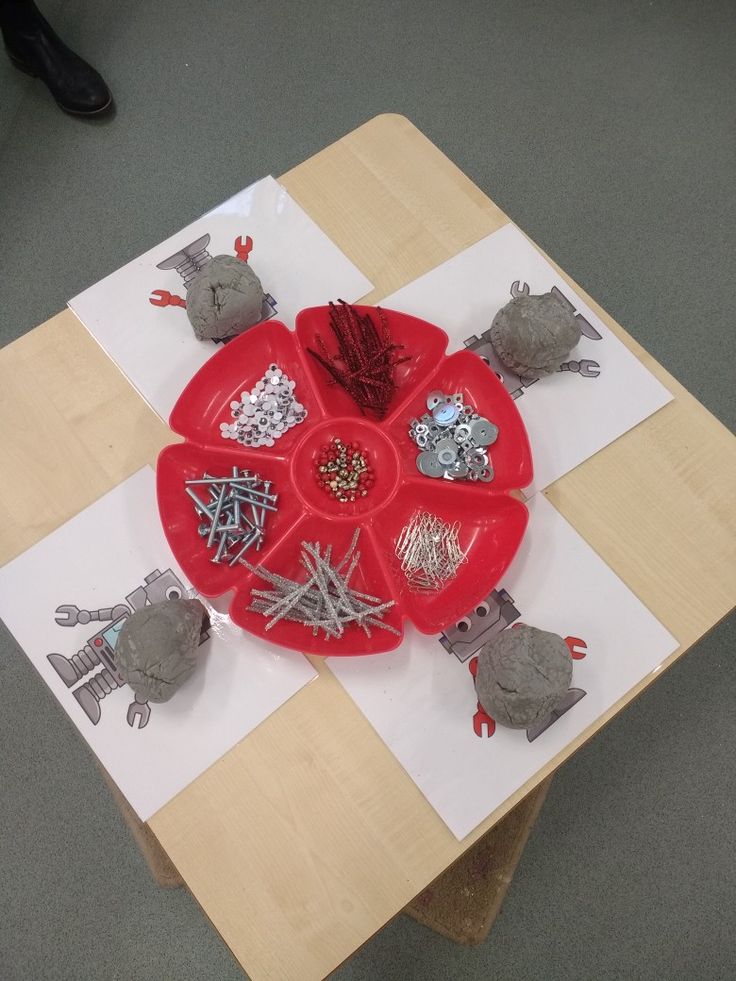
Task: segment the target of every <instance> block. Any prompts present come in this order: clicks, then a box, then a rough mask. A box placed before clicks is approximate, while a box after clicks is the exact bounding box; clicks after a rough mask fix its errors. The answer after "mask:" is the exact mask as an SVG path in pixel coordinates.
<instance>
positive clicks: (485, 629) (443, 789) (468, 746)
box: [328, 494, 678, 839]
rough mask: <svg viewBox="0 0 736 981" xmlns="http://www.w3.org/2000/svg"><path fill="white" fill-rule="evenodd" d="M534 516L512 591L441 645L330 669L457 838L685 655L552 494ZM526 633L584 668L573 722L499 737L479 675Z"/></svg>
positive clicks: (413, 644) (424, 643)
mask: <svg viewBox="0 0 736 981" xmlns="http://www.w3.org/2000/svg"><path fill="white" fill-rule="evenodd" d="M529 509H530V512H531V517H530V524H529V529H528V531H527V534H526V537H525V539H524V541H523V543H522V545H521V548H520V551H519V554H518V555H517V557H516V559H515V560H514V562H513V564H512V565H511V567H510V568H509V570H508V571H507V573H506V575H505V576H504V578H503V581H502V582H501V584H500V585H499V586H498V587H497V588H496V589H495V590H494V591H493V593H491V594H490V596H489V597H488V598H487V601H486V602H484V603H482V604H480V606H479V607H478V608H477V609H476V610H473V611H470V612H469V614H468V616H467V618H465V619H464V620H463V621H461V622H459V623H458V624H454V625H452V627H451V628H448V629H447V630H446V632H445V634H444V635H443V636H442V638H440V637H427V636H424V635H421V634H418V633H417V632H415V631H411V632H410V633H409V634H408V636H407V638H406V640H405V641H404V642H403V644H402V646H401V647H400V648H399V649H398V650H397V651H395V652H392V653H390V654H380V655H373V656H367V657H355V658H353V657H333V658H330V659H329V661H328V664H329V667H330V670H331V671H333V672H334V674H335V675H336V676H337V678H338V680H339V681H340V683H341V684H342V685H343V687H344V688H345V689H346V691H347V692H348V694H349V695H350V696H351V698H352V699H353V700H354V702H355V704H356V705H357V707H358V708H359V709H360V710H361V711H362V712H363V714H364V715H365V716H366V718H367V719H368V721H369V722H370V723H371V725H372V726H373V727H374V729H375V730H376V732H377V733H378V735H379V736H380V737H381V738H382V739H383V741H384V742H385V743H386V745H387V746H388V748H389V749H390V750H391V752H392V753H393V754H394V756H395V757H396V758H397V760H398V761H399V762H400V763H401V765H402V766H403V767H404V769H405V770H406V771H407V773H408V774H409V776H410V777H411V778H412V780H413V781H414V782H415V783H416V785H417V786H418V787H419V789H420V790H421V792H422V793H423V794H424V796H425V797H426V798H427V800H428V801H429V803H430V804H431V805H432V807H434V809H435V810H436V811H437V813H438V814H439V815H440V817H441V818H442V820H443V821H444V822H445V824H447V826H448V827H449V828H450V830H451V831H452V833H453V834H454V835H455V837H456V838H458V839H462V838H464V837H465V836H466V835H467V834H469V833H470V832H471V831H472V830H473V829H474V828H475V827H476V826H477V825H478V824H480V823H481V822H482V821H483V820H484V819H485V818H486V817H488V815H489V814H491V813H492V812H493V811H495V810H496V808H497V807H499V806H500V805H501V804H503V803H504V801H506V800H507V799H508V798H509V797H510V796H511V795H512V794H513V793H515V792H516V791H517V790H518V789H519V788H520V787H522V786H523V785H524V784H525V783H526V782H527V780H529V779H530V778H531V777H533V776H534V775H535V774H536V773H538V772H539V771H540V770H542V769H543V768H544V767H545V766H547V765H548V764H549V763H550V762H551V761H552V760H553V759H554V758H555V757H556V756H557V754H558V753H560V752H561V751H562V750H564V748H565V747H566V746H568V745H569V743H570V742H571V741H572V740H574V739H575V738H576V737H577V736H579V735H580V734H581V733H582V732H584V731H585V730H586V729H587V728H588V726H590V725H591V724H592V723H594V722H595V721H596V720H597V719H599V718H600V717H601V716H602V715H603V714H604V713H605V712H606V711H608V709H610V707H611V706H612V705H614V704H615V703H616V702H617V701H618V700H619V699H620V698H621V697H622V696H623V695H625V694H626V693H627V692H629V691H630V690H631V689H632V688H633V687H634V686H635V685H636V684H637V683H638V682H640V681H641V680H642V679H643V678H645V677H647V675H650V674H651V673H652V672H655V671H656V670H657V669H658V667H659V666H660V665H661V664H662V662H663V661H664V660H665V659H666V658H667V657H668V656H669V655H670V654H671V653H672V652H673V651H674V650H675V649H676V648H677V646H678V645H677V641H676V640H675V639H674V637H672V636H671V635H670V634H669V633H668V631H667V630H665V628H664V627H663V626H662V625H661V624H660V623H659V621H658V620H656V619H655V617H653V616H652V614H651V613H650V612H649V611H648V610H647V609H646V607H644V606H643V604H642V603H641V602H640V601H639V600H638V599H637V598H636V596H634V594H633V593H632V592H631V591H630V590H629V589H628V588H627V587H626V586H625V585H624V583H623V582H622V581H621V580H620V579H619V578H618V577H617V576H616V575H615V573H613V572H612V571H611V569H609V568H608V566H607V565H606V564H605V563H604V562H603V561H602V559H600V558H599V556H598V555H597V554H596V553H595V552H594V551H593V550H592V549H591V548H590V547H589V546H588V545H587V544H586V542H585V541H584V540H583V539H582V538H581V537H580V536H579V535H578V534H577V532H576V531H575V530H574V529H573V528H572V527H571V526H570V525H569V524H568V523H567V522H566V521H565V519H564V518H563V517H562V516H561V515H560V514H559V513H558V512H557V511H556V510H555V509H554V508H553V507H552V505H551V504H549V503H548V502H547V500H546V499H545V498H544V497H543V496H542V495H539V494H537V495H535V497H534V498H533V499H532V500H531V501H530V502H529ZM521 622H525V623H529V624H533V625H534V626H536V627H540V628H542V629H545V630H551V631H554V632H555V633H558V634H560V635H561V636H562V637H565V638H567V642H568V647H569V648H570V650H571V653H572V654H573V658H574V659H575V660H574V662H573V676H572V683H571V690H570V692H569V693H568V696H567V698H566V701H565V703H563V707H564V708H565V709H566V711H563V712H562V713H561V714H559V717H558V718H556V719H555V721H552V723H551V724H550V725H549V727H548V728H546V729H545V730H544V731H542V732H537V731H529V732H527V731H525V730H512V729H507V728H503V727H502V726H495V728H494V723H493V722H492V720H490V719H488V717H487V716H485V715H484V714H483V713H482V711H479V706H478V703H477V700H476V696H475V688H474V683H473V677H472V674H471V670H470V669H471V667H472V665H473V660H474V657H475V653H476V651H477V650H478V648H479V647H480V646H481V645H482V644H483V643H484V642H485V641H486V640H488V639H490V638H491V637H493V636H495V635H496V634H497V633H498V632H499V631H500V630H502V629H513V624H514V623H521ZM442 640H444V644H445V646H443V643H442Z"/></svg>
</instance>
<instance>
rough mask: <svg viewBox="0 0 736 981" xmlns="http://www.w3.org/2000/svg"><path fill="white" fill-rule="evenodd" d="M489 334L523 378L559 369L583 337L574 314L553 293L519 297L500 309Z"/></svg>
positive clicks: (498, 350)
mask: <svg viewBox="0 0 736 981" xmlns="http://www.w3.org/2000/svg"><path fill="white" fill-rule="evenodd" d="M490 333H491V343H492V344H493V349H494V350H495V352H496V354H497V355H498V356H499V358H500V359H501V361H502V362H503V363H504V364H505V365H506V367H507V368H510V369H511V370H512V371H514V372H516V374H517V375H520V376H521V377H522V378H539V377H540V376H541V375H550V374H552V372H554V371H557V369H558V368H559V367H560V364H561V363H562V362H563V361H564V360H565V359H566V358H567V356H568V355H569V354H570V352H571V351H572V349H573V348H574V347H575V345H576V344H577V343H578V341H579V340H580V336H581V331H580V327H579V326H578V323H577V320H576V319H575V316H574V315H573V314H572V313H571V312H570V310H569V309H568V308H567V307H566V306H565V304H564V303H561V302H560V300H558V299H557V297H556V296H555V295H554V293H542V295H541V296H517V297H516V298H515V299H513V300H511V301H510V302H509V303H507V304H506V306H505V307H502V308H501V309H500V310H499V311H498V313H497V314H496V316H495V317H494V318H493V323H492V324H491V332H490Z"/></svg>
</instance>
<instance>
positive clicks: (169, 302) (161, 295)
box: [148, 290, 187, 307]
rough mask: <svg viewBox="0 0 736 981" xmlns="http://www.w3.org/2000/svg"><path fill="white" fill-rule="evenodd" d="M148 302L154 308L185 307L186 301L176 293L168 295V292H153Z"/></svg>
mask: <svg viewBox="0 0 736 981" xmlns="http://www.w3.org/2000/svg"><path fill="white" fill-rule="evenodd" d="M148 302H149V303H152V304H153V305H154V306H155V307H185V306H186V305H187V301H186V300H185V299H183V298H182V297H181V296H177V295H176V293H169V291H168V290H154V291H153V293H151V295H150V296H149V298H148Z"/></svg>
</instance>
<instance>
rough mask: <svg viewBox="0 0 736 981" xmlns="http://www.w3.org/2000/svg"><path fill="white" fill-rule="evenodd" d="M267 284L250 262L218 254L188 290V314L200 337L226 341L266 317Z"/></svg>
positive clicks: (196, 277) (199, 273) (200, 272)
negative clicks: (265, 289) (264, 309)
mask: <svg viewBox="0 0 736 981" xmlns="http://www.w3.org/2000/svg"><path fill="white" fill-rule="evenodd" d="M262 307H263V287H262V286H261V281H260V279H259V278H258V277H257V276H256V274H255V273H254V272H253V270H252V269H251V268H250V266H249V265H248V263H247V262H243V261H242V260H241V259H236V258H235V256H232V255H217V256H215V258H214V259H212V260H211V261H210V262H208V263H207V265H206V266H203V267H202V268H201V269H200V270H199V272H198V273H197V275H196V276H195V277H194V279H193V280H192V282H191V283H190V284H189V289H188V290H187V316H188V317H189V323H190V324H191V325H192V327H193V328H194V333H195V334H196V335H197V338H198V339H199V340H200V341H202V340H205V339H206V338H209V339H210V340H222V339H223V338H225V337H233V336H234V335H235V334H242V333H243V331H244V330H247V329H248V328H249V327H252V326H253V325H254V324H257V323H258V322H259V321H260V320H262V319H263V315H262V312H261V310H262Z"/></svg>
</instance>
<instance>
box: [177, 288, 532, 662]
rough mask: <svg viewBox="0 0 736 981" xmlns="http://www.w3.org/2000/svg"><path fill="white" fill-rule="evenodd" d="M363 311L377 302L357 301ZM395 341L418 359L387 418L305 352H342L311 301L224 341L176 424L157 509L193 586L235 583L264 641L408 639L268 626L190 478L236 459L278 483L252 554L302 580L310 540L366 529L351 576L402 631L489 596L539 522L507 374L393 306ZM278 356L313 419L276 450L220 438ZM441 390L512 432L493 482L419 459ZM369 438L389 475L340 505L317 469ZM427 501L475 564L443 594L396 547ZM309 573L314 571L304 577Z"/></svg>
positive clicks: (215, 589) (303, 645) (234, 608)
mask: <svg viewBox="0 0 736 981" xmlns="http://www.w3.org/2000/svg"><path fill="white" fill-rule="evenodd" d="M356 309H357V310H358V311H359V312H361V313H369V312H371V311H373V310H374V308H371V307H357V308H356ZM385 313H386V315H387V317H388V324H389V328H390V330H391V335H392V339H393V341H394V342H395V343H397V344H403V345H404V347H405V351H404V353H407V354H410V355H411V360H410V361H407V362H405V363H404V364H401V365H399V366H398V367H397V368H396V369H395V371H396V375H395V377H396V381H397V387H398V391H397V394H396V396H395V398H394V403H393V405H392V406H391V408H390V410H389V414H388V415H387V417H386V418H385V419H384V420H382V421H381V422H376V421H374V420H373V419H372V418H368V417H365V416H362V415H361V413H360V410H359V409H358V407H357V406H356V405H355V403H354V402H353V401H352V399H351V398H350V397H349V396H348V395H347V393H346V392H344V391H343V389H341V388H339V387H338V386H337V385H335V384H334V383H332V381H331V379H330V378H329V376H328V375H327V372H326V371H325V370H324V369H323V368H322V367H321V365H319V364H318V363H317V362H316V361H315V360H314V359H313V358H312V357H311V355H309V354H308V353H307V351H306V349H307V348H308V347H314V346H315V337H316V335H317V334H320V335H321V336H322V337H323V338H324V340H325V343H326V344H327V346H328V348H332V347H333V346H334V345H333V343H332V342H333V338H332V335H331V330H330V326H329V308H328V307H311V308H309V309H307V310H302V312H301V313H300V314H299V315H298V317H297V321H296V331H291V330H289V329H288V328H287V327H286V326H285V325H284V324H282V323H279V322H278V321H273V320H271V321H268V322H266V323H263V324H260V325H258V326H257V327H254V328H252V329H251V330H249V331H247V332H246V333H245V334H242V335H241V336H240V337H238V338H236V339H235V340H234V341H232V342H231V343H229V344H227V345H225V346H224V347H223V348H222V350H221V351H219V352H218V353H217V354H215V355H214V356H213V357H212V358H210V360H209V361H208V362H207V363H206V364H205V365H203V367H202V368H201V369H200V370H199V371H198V372H197V374H196V375H195V376H194V377H193V378H192V380H191V381H190V382H189V384H188V385H187V386H186V388H185V389H184V391H183V392H182V394H181V396H180V397H179V400H178V402H177V403H176V405H175V406H174V410H173V412H172V413H171V419H170V424H171V427H172V429H174V430H175V431H176V432H177V433H180V434H181V435H182V436H184V438H185V440H186V441H185V442H184V443H178V444H175V445H172V446H167V447H166V448H165V449H164V450H163V451H162V452H161V454H160V456H159V459H158V467H157V492H158V505H159V511H160V514H161V520H162V523H163V527H164V531H165V533H166V537H167V539H168V542H169V545H170V546H171V549H172V551H173V553H174V555H175V556H176V558H177V561H178V562H179V564H180V565H181V567H182V569H183V570H184V572H185V574H186V575H187V576H188V578H189V579H190V581H191V582H192V584H193V586H194V587H195V588H196V589H197V590H199V591H200V592H201V593H202V595H204V596H208V597H216V596H220V595H221V594H223V593H225V592H228V591H229V590H234V595H233V598H232V601H231V605H230V615H231V617H232V619H233V621H234V622H235V623H237V624H239V625H240V626H242V627H244V628H245V629H246V630H249V631H250V632H251V633H253V634H256V635H257V636H259V637H262V638H263V639H264V640H267V641H271V642H273V643H275V644H280V645H282V646H284V647H290V648H293V649H294V650H299V651H304V652H305V653H309V654H324V655H328V654H330V655H339V654H345V655H357V654H378V653H380V652H383V651H388V650H393V649H394V648H395V647H397V646H398V645H399V643H400V641H401V637H398V636H396V635H394V634H393V633H389V632H388V631H386V630H374V631H373V635H372V637H367V636H366V634H365V633H364V631H363V630H361V629H360V628H359V627H357V626H353V627H347V628H346V630H345V633H344V634H343V636H342V637H341V638H340V639H335V638H333V639H331V640H326V639H325V638H324V636H323V635H321V634H320V635H318V636H316V637H315V636H314V635H313V633H312V631H311V629H309V628H307V627H304V626H302V625H301V624H299V623H292V622H286V621H283V620H282V621H280V622H279V623H277V624H276V625H275V626H274V627H273V629H272V630H269V631H267V630H266V623H267V620H266V619H265V618H264V617H263V616H261V615H260V614H258V613H253V612H250V611H249V610H248V606H249V604H250V590H251V588H252V587H253V586H257V587H259V588H262V587H263V586H264V584H263V582H262V580H260V579H259V578H257V577H256V576H255V575H254V574H253V573H251V572H250V571H249V570H248V569H247V568H245V567H244V566H242V565H240V564H238V565H235V566H233V567H231V566H229V565H228V564H227V563H223V564H214V563H213V562H211V551H210V550H208V549H207V548H206V544H205V542H204V540H203V539H202V538H200V537H199V535H198V534H197V526H198V524H199V519H198V517H197V515H196V514H195V511H194V508H193V506H192V502H191V500H190V499H189V497H188V496H187V495H186V494H185V492H184V487H185V484H184V481H185V480H188V479H195V478H198V477H201V476H202V474H203V473H204V472H205V471H207V472H208V473H211V474H214V475H218V476H221V475H226V474H228V473H231V472H232V468H233V466H238V467H239V468H241V469H244V468H247V469H249V470H251V471H253V472H256V473H258V474H260V476H261V477H262V478H264V479H266V480H270V481H271V482H272V492H274V493H277V494H278V512H277V513H270V512H269V516H268V517H269V520H268V521H267V524H266V532H267V538H266V541H265V544H264V546H263V548H262V549H261V551H260V552H256V551H255V550H253V549H252V550H251V551H249V552H248V555H247V558H248V559H249V561H250V562H251V563H252V564H253V565H256V564H258V563H262V564H263V565H264V566H265V567H266V568H268V569H270V570H272V571H273V572H276V573H280V574H282V575H284V576H289V577H291V578H295V579H299V578H302V577H303V569H302V567H301V565H300V563H299V557H300V551H301V549H300V545H301V542H302V541H305V540H306V541H310V542H319V543H320V544H321V546H322V547H323V548H324V547H325V546H326V545H329V544H331V545H332V546H333V548H332V553H333V555H335V556H336V557H337V556H340V555H341V554H342V552H343V551H344V550H345V549H346V548H347V546H348V544H349V542H350V539H351V538H352V536H353V533H354V530H355V528H356V526H359V527H360V528H361V535H360V540H359V544H358V549H359V551H360V553H361V559H360V563H359V565H358V568H357V569H356V571H355V573H354V577H353V580H351V585H353V586H355V588H357V589H360V590H363V591H364V592H366V593H370V594H371V595H374V596H379V597H381V598H382V599H383V600H389V599H393V600H394V601H395V606H394V607H393V608H392V609H391V610H389V611H388V613H387V614H386V616H385V621H386V622H387V623H390V624H392V625H393V626H395V627H396V628H398V629H399V630H400V631H401V632H402V634H403V624H404V621H405V620H407V619H408V620H410V621H411V622H412V623H413V624H414V625H415V626H416V627H417V628H418V629H419V630H421V631H422V632H423V633H438V632H440V631H441V630H442V629H443V628H444V627H445V626H447V624H449V623H452V622H453V621H456V620H459V619H460V618H461V617H462V616H464V615H465V614H466V613H467V612H468V610H471V609H472V608H473V607H474V606H476V605H477V604H478V603H479V602H480V601H481V600H482V599H483V598H484V597H485V596H487V594H488V593H489V592H490V591H491V590H492V589H493V587H494V586H495V585H496V584H497V583H498V581H499V579H500V578H501V576H502V575H503V573H504V571H505V570H506V568H507V567H508V565H509V563H510V562H511V560H512V559H513V557H514V555H515V554H516V550H517V548H518V546H519V544H520V542H521V539H522V536H523V534H524V530H525V528H526V524H527V517H528V515H527V509H526V507H525V505H524V504H523V503H521V501H519V500H517V499H516V498H515V497H513V496H511V494H510V493H509V492H510V491H512V490H515V489H517V488H520V487H526V486H527V485H528V484H529V483H530V482H531V479H532V458H531V451H530V449H529V440H528V438H527V434H526V430H525V429H524V424H523V423H522V421H521V417H520V415H519V412H518V410H517V408H516V406H515V405H514V402H513V400H512V399H511V397H510V396H509V394H508V393H507V392H506V390H505V388H504V387H503V385H502V384H501V382H500V381H499V380H498V379H497V378H496V376H495V374H494V373H493V372H492V371H491V370H490V368H488V367H487V366H486V365H485V364H484V363H483V361H481V359H480V358H479V357H478V356H477V355H475V354H473V353H471V352H470V351H459V352H457V353H455V354H451V355H449V356H446V355H445V351H446V349H447V343H448V338H447V335H446V334H445V333H444V331H442V330H440V328H439V327H435V326H434V325H433V324H429V323H427V322H426V321H423V320H419V319H417V318H416V317H411V316H409V315H407V314H404V313H399V312H396V311H392V310H386V311H385ZM271 363H275V364H277V365H278V366H279V367H280V368H282V369H283V370H284V371H285V372H286V374H287V375H288V376H289V377H290V378H291V379H292V380H293V381H294V382H295V383H296V389H295V396H296V398H297V399H298V400H299V401H300V402H301V403H302V404H303V405H304V406H305V408H306V409H307V413H308V414H307V418H306V419H305V421H304V422H302V423H301V424H299V425H297V426H295V427H294V428H292V429H290V430H288V431H287V432H286V434H285V435H284V436H282V437H281V438H280V439H277V440H276V442H275V444H274V445H273V446H272V447H265V446H263V447H258V448H256V449H254V448H247V447H244V446H242V445H241V444H240V443H237V442H235V441H234V440H225V439H223V438H222V436H221V435H220V424H221V423H223V422H231V421H232V415H231V412H230V402H231V401H233V400H234V399H239V398H240V393H241V392H243V391H246V390H250V389H251V388H252V387H253V386H254V385H255V384H256V382H257V381H258V380H259V379H260V378H262V376H263V374H264V372H265V371H266V369H267V368H268V366H269V365H270V364H271ZM434 389H439V390H441V391H443V392H446V393H448V394H449V393H453V392H462V394H463V396H464V397H465V399H466V401H467V402H468V403H470V404H471V405H473V406H475V408H476V410H477V411H478V412H479V413H480V415H482V416H485V417H486V418H488V419H490V420H491V421H492V422H494V423H495V424H496V425H497V426H498V429H499V435H498V439H497V441H496V442H495V443H494V445H493V446H492V447H491V457H492V462H493V468H494V472H495V476H494V479H493V481H492V482H491V483H481V482H480V481H478V482H470V481H448V480H442V479H439V480H438V479H433V478H431V477H425V476H423V475H422V474H421V473H419V471H418V470H417V467H416V457H417V453H418V450H417V447H416V445H415V444H414V442H413V441H412V439H411V438H410V436H409V433H408V429H409V421H410V420H411V419H412V418H418V417H419V416H421V415H422V414H423V413H425V412H426V411H427V408H426V402H425V400H426V397H427V395H428V393H429V392H431V391H432V390H434ZM335 436H337V437H339V438H340V439H343V440H345V441H347V442H352V441H354V440H355V441H357V442H358V443H360V445H361V447H363V448H364V449H365V450H367V452H368V455H369V456H370V457H371V463H372V466H373V467H374V470H375V474H376V480H375V485H374V486H373V487H372V488H371V491H370V493H369V494H368V496H367V497H366V498H361V499H359V500H358V501H356V502H355V503H353V504H341V503H339V502H337V501H335V500H334V499H333V498H331V497H329V496H327V495H325V494H324V492H323V491H321V490H320V489H319V488H318V486H317V484H316V482H315V477H314V458H315V455H316V454H317V452H318V451H319V449H320V447H321V446H322V444H324V443H326V442H329V441H330V440H331V439H332V438H333V437H335ZM418 509H421V510H427V511H430V512H432V513H433V514H436V515H438V516H439V517H440V518H442V519H443V520H445V521H448V522H454V521H459V523H460V535H459V538H460V546H461V548H463V550H466V551H467V562H465V563H464V564H463V565H461V566H460V569H459V571H458V574H457V576H456V577H455V578H454V579H452V580H450V581H449V582H448V583H447V585H446V586H445V587H444V588H443V589H442V590H440V591H439V592H436V593H417V592H413V591H411V590H410V589H409V587H408V585H407V583H406V580H405V578H404V574H403V572H402V571H401V569H400V568H399V564H398V561H397V559H396V557H395V551H394V550H395V545H396V540H397V538H398V536H399V533H400V532H401V529H402V528H403V526H404V525H406V524H407V522H408V521H409V519H410V518H411V516H412V515H413V514H414V512H415V511H417V510H418ZM300 573H302V575H300Z"/></svg>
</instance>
